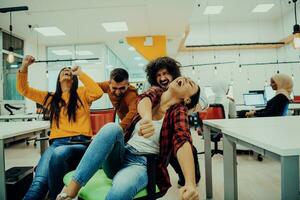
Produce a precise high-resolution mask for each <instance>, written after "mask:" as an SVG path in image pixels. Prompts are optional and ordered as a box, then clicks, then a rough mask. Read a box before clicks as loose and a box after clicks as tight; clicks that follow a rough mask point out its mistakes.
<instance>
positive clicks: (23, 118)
mask: <svg viewBox="0 0 300 200" xmlns="http://www.w3.org/2000/svg"><path fill="white" fill-rule="evenodd" d="M39 117H40V118H42V117H43V115H42V114H15V115H0V122H1V121H4V122H9V121H14V120H18V121H31V120H33V119H34V120H37V119H38V118H39Z"/></svg>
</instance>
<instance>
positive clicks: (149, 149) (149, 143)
mask: <svg viewBox="0 0 300 200" xmlns="http://www.w3.org/2000/svg"><path fill="white" fill-rule="evenodd" d="M163 119H164V118H162V119H161V120H158V121H153V125H154V134H153V135H152V136H151V137H148V138H145V137H143V136H140V135H139V134H138V131H139V129H140V121H138V123H137V124H136V125H135V128H134V131H133V133H132V136H131V138H130V139H129V141H128V142H127V143H128V144H129V145H131V146H132V147H134V148H135V149H136V150H137V151H138V152H145V153H154V154H158V153H159V140H160V131H161V127H162V123H163Z"/></svg>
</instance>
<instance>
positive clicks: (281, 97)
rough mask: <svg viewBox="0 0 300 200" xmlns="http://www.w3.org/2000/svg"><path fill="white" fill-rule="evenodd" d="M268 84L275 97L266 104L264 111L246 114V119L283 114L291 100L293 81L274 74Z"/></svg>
mask: <svg viewBox="0 0 300 200" xmlns="http://www.w3.org/2000/svg"><path fill="white" fill-rule="evenodd" d="M270 82H271V83H270V86H271V87H272V89H273V90H275V91H276V94H275V96H274V97H273V98H272V99H270V100H269V101H268V102H267V106H266V108H265V109H262V110H256V111H254V110H252V111H249V112H246V114H245V116H246V117H273V116H282V115H283V114H284V112H285V110H286V109H287V106H288V104H289V102H290V100H291V97H290V95H291V93H292V90H293V80H292V78H291V77H289V76H288V75H285V74H275V75H274V76H272V77H271V80H270Z"/></svg>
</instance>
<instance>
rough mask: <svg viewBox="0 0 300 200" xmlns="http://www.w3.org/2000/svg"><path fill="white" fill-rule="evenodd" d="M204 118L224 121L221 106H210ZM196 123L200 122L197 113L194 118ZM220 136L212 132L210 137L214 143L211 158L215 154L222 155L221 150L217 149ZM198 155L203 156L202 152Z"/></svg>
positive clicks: (223, 112)
mask: <svg viewBox="0 0 300 200" xmlns="http://www.w3.org/2000/svg"><path fill="white" fill-rule="evenodd" d="M206 112H207V113H206V117H205V119H225V111H224V107H223V105H222V104H210V105H209V107H208V108H207V110H206ZM196 118H197V120H199V122H198V123H201V122H200V121H202V120H201V119H200V113H197V116H196ZM221 138H222V134H221V133H218V132H214V131H212V134H211V136H210V139H211V141H212V142H213V143H214V149H212V150H211V156H212V157H213V156H214V155H216V154H221V155H223V150H220V149H219V146H218V143H219V142H220V141H221ZM198 154H204V152H199V153H198Z"/></svg>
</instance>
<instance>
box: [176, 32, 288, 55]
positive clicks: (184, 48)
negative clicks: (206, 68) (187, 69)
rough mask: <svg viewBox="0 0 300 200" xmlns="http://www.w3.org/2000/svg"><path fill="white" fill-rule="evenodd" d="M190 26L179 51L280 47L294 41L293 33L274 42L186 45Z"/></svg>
mask: <svg viewBox="0 0 300 200" xmlns="http://www.w3.org/2000/svg"><path fill="white" fill-rule="evenodd" d="M189 32H190V28H189V27H187V28H186V31H185V35H184V38H183V39H182V40H181V42H180V46H179V49H178V52H191V51H223V50H241V49H278V48H281V47H284V46H285V45H288V44H290V43H292V42H293V35H292V34H291V35H289V36H288V37H286V38H283V39H281V40H280V41H279V42H274V43H240V44H211V45H190V46H185V45H184V43H185V41H186V38H187V36H188V35H189Z"/></svg>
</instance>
